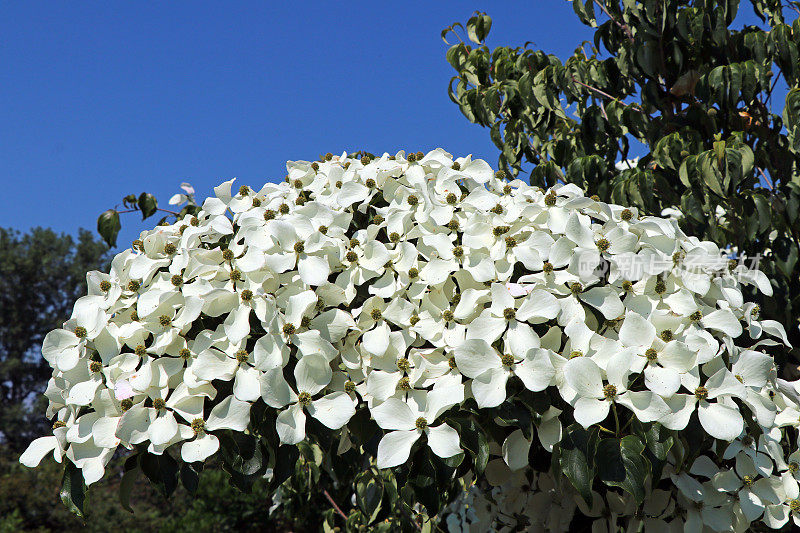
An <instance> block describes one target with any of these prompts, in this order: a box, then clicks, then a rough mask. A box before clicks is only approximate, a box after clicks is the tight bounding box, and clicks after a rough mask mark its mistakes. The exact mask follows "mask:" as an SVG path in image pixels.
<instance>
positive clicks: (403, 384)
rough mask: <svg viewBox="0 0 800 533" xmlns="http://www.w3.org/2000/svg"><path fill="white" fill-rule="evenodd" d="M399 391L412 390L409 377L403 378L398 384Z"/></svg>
mask: <svg viewBox="0 0 800 533" xmlns="http://www.w3.org/2000/svg"><path fill="white" fill-rule="evenodd" d="M397 390H402V391H407V390H411V381H410V380H409V379H408V378H407V377H405V378H401V379H400V381H398V382H397Z"/></svg>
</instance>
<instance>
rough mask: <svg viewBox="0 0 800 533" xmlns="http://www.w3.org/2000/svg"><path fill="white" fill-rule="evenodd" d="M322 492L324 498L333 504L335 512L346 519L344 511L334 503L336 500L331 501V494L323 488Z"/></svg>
mask: <svg viewBox="0 0 800 533" xmlns="http://www.w3.org/2000/svg"><path fill="white" fill-rule="evenodd" d="M322 493H323V494H324V495H325V497H326V498H328V501H329V502H331V505H333V508H334V509H335V510H336V512H337V513H339V515H340V516H341V517H342V518H344V519H345V520H347V515H346V514H344V512H342V509H341V508H340V507H339V506H338V505H336V502H335V501H333V498H331V495H330V494H328V491H327V490H323V491H322Z"/></svg>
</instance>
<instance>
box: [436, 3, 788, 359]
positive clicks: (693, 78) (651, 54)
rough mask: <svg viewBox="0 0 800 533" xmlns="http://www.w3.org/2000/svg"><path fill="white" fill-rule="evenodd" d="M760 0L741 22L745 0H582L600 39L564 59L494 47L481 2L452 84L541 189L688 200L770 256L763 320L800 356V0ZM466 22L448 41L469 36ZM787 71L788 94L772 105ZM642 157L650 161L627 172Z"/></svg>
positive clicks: (721, 233)
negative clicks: (619, 164)
mask: <svg viewBox="0 0 800 533" xmlns="http://www.w3.org/2000/svg"><path fill="white" fill-rule="evenodd" d="M750 4H751V5H752V8H753V10H754V13H755V15H756V16H757V17H758V18H759V19H760V21H761V23H760V24H759V25H748V26H744V27H742V28H740V29H732V28H731V25H732V24H733V23H734V19H735V18H736V16H737V13H738V10H739V0H725V1H717V0H645V1H639V2H635V1H632V0H613V1H610V0H602V1H601V0H574V1H573V7H574V11H575V13H576V15H577V17H578V19H580V21H581V22H582V23H583V24H586V25H588V26H590V27H592V28H594V42H593V43H582V44H581V45H580V46H579V47H578V48H577V49H576V50H575V52H574V54H573V55H572V56H571V57H569V58H567V59H566V61H563V62H562V61H561V60H560V59H559V58H558V57H556V56H555V55H553V54H548V53H547V52H546V51H543V50H536V49H534V48H531V47H529V46H528V45H527V44H526V46H525V47H517V48H511V47H505V46H500V47H497V48H495V49H493V50H491V49H490V48H489V47H488V46H486V44H485V40H486V37H487V34H488V32H489V29H490V28H491V19H489V17H488V16H487V15H486V14H484V13H476V14H475V15H474V16H473V17H471V18H470V19H469V21H468V22H467V25H466V35H467V37H468V39H469V41H472V43H473V44H469V41H467V42H464V41H461V42H458V43H456V44H455V45H453V46H451V47H450V48H449V50H448V51H447V61H448V62H449V63H450V65H452V67H453V68H454V69H455V70H456V75H455V76H454V77H453V78H452V80H451V82H450V86H449V91H448V92H449V95H450V98H451V99H452V100H453V102H455V103H456V104H457V105H458V106H459V108H460V109H461V111H462V113H463V114H464V116H465V117H466V118H467V119H469V120H470V121H471V122H474V123H477V124H480V125H482V126H486V127H488V128H490V137H491V139H492V141H493V142H494V144H495V145H496V146H497V147H498V148H499V149H500V151H501V155H500V161H499V165H500V167H501V168H503V169H504V170H506V171H508V172H512V173H514V174H518V173H520V172H521V171H522V170H523V167H525V168H530V166H532V170H531V172H530V182H531V184H534V185H539V186H542V187H547V186H552V185H553V184H555V183H557V182H566V183H575V184H577V185H579V186H581V187H582V188H584V189H585V190H587V191H588V192H587V194H589V195H593V194H596V195H598V196H599V197H600V198H601V199H602V200H604V201H608V202H615V203H619V204H623V205H629V206H636V207H638V208H639V209H640V210H641V211H642V212H643V213H645V214H651V215H660V214H661V212H662V210H663V209H665V208H671V207H675V208H678V209H679V210H680V211H681V212H682V213H683V215H684V216H683V218H682V220H681V224H682V227H683V229H684V230H685V231H686V232H687V233H688V234H690V235H694V236H697V237H698V238H700V239H708V240H712V241H714V242H716V243H717V244H718V245H720V246H721V247H723V248H725V247H727V246H731V247H732V248H733V249H735V250H736V251H737V252H738V253H739V254H746V255H747V256H750V257H754V256H756V255H758V254H760V256H761V257H762V260H761V262H760V265H759V267H760V268H761V269H762V270H763V271H764V272H765V273H766V275H767V277H768V278H769V279H770V280H771V281H772V284H773V291H774V296H773V297H771V298H769V297H762V298H758V301H759V304H760V307H761V317H762V318H766V319H774V320H778V321H779V322H781V323H783V324H784V325H785V326H786V329H787V332H788V333H789V337H790V341H791V342H792V344H793V345H794V347H795V348H794V352H793V356H794V361H795V362H796V361H798V360H800V332H798V327H797V326H798V318H800V263H798V259H799V257H798V256H799V255H800V168H798V165H799V164H800V62H798V58H799V57H800V56H798V47H800V20H798V17H797V14H798V13H800V3H798V2H788V4H787V6H786V7H784V6H783V3H782V2H781V1H780V0H751V1H750ZM789 15H791V16H793V20H791V21H790V20H788V18H787V17H788V16H789ZM460 26H461V25H460V24H454V25H453V26H451V27H449V28H447V29H446V30H445V31H443V32H442V37H443V38H445V39H446V38H448V37H449V35H451V34H452V35H455V36H456V37H457V38H458V39H459V40H460V37H458V33H457V31H456V29H457V28H458V27H460ZM780 80H783V84H782V85H785V86H788V94H787V96H786V99H785V105H784V106H783V110H782V112H781V111H780V110H776V111H775V112H773V106H777V105H780V103H779V102H776V101H775V100H776V99H777V98H774V97H773V92H774V91H775V87H776V85H777V84H778V83H779V82H780ZM633 153H635V154H636V155H641V158H640V159H639V160H638V163H637V164H634V165H630V168H628V167H623V168H622V169H619V168H616V167H615V162H616V161H619V160H626V159H628V158H629V157H630V155H631V154H633ZM749 296H750V297H751V298H756V295H755V294H751V295H749ZM788 356H789V353H788V352H786V353H784V354H782V356H779V357H778V361H779V363H782V362H784V361H785V360H787V358H788ZM787 368H790V367H787ZM790 370H791V368H790Z"/></svg>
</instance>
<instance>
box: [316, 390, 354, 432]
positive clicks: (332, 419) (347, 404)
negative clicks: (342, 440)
mask: <svg viewBox="0 0 800 533" xmlns="http://www.w3.org/2000/svg"><path fill="white" fill-rule="evenodd" d="M355 413H356V408H355V405H354V404H353V400H352V399H351V398H350V396H349V395H347V393H344V392H334V393H332V394H328V395H327V396H323V397H322V398H320V399H319V400H314V402H312V403H311V405H309V406H308V414H310V415H311V416H313V417H314V418H316V419H317V420H319V421H320V422H322V423H323V424H324V425H325V426H327V427H329V428H331V429H339V428H340V427H342V426H344V425H345V424H347V422H348V421H349V420H350V419H351V418H352V417H353V415H354V414H355Z"/></svg>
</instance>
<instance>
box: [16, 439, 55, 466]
mask: <svg viewBox="0 0 800 533" xmlns="http://www.w3.org/2000/svg"><path fill="white" fill-rule="evenodd" d="M57 447H58V439H57V438H56V437H54V436H52V435H50V436H49V437H39V438H38V439H36V440H34V441H33V442H31V443H30V444H29V445H28V448H27V449H26V450H25V451H24V452H23V454H22V455H21V456H20V458H19V462H20V463H22V464H24V465H25V466H27V467H28V468H34V467H36V466H39V463H40V462H42V458H43V457H44V456H45V455H47V454H48V453H50V452H52V451H53V450H55V449H56V448H57Z"/></svg>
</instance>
